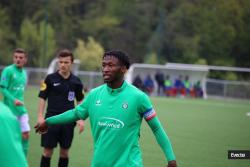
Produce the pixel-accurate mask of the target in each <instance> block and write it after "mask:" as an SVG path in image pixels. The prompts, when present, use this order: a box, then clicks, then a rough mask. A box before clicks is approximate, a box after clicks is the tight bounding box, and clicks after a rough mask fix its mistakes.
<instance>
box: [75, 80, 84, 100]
mask: <svg viewBox="0 0 250 167" xmlns="http://www.w3.org/2000/svg"><path fill="white" fill-rule="evenodd" d="M75 93H76V100H77V101H82V100H83V98H84V94H83V85H82V83H81V81H79V84H77V87H76V92H75Z"/></svg>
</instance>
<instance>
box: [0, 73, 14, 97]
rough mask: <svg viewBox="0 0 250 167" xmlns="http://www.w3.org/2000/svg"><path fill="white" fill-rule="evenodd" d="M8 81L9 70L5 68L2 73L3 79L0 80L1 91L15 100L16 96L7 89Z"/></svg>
mask: <svg viewBox="0 0 250 167" xmlns="http://www.w3.org/2000/svg"><path fill="white" fill-rule="evenodd" d="M8 82H9V77H8V72H7V70H3V72H2V75H1V81H0V87H1V92H2V94H3V96H4V97H6V98H7V99H10V100H12V101H14V100H15V97H14V96H12V94H11V93H10V92H9V91H8V89H7V86H8Z"/></svg>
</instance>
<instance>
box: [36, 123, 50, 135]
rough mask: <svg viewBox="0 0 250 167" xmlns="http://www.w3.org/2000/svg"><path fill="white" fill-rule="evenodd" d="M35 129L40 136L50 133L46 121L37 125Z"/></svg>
mask: <svg viewBox="0 0 250 167" xmlns="http://www.w3.org/2000/svg"><path fill="white" fill-rule="evenodd" d="M34 128H35V130H36V133H39V134H44V133H47V132H48V125H46V122H45V121H44V122H43V123H37V124H36V125H35V127H34Z"/></svg>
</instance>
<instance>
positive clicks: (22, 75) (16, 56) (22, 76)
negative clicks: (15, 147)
mask: <svg viewBox="0 0 250 167" xmlns="http://www.w3.org/2000/svg"><path fill="white" fill-rule="evenodd" d="M13 62H14V63H13V64H12V65H9V66H7V67H5V68H4V69H3V71H2V75H1V80H0V88H1V92H2V94H3V102H4V104H6V105H7V106H8V107H9V108H10V110H11V111H12V113H13V114H14V115H15V116H16V117H17V119H18V121H19V122H20V127H21V132H22V144H23V150H24V153H25V155H27V151H28V147H29V143H28V139H29V131H30V126H29V117H28V114H27V109H26V108H25V106H24V90H25V86H26V84H27V73H26V71H25V70H24V68H23V67H24V65H25V64H26V62H27V53H26V51H25V50H24V49H21V48H18V49H16V50H15V51H14V53H13Z"/></svg>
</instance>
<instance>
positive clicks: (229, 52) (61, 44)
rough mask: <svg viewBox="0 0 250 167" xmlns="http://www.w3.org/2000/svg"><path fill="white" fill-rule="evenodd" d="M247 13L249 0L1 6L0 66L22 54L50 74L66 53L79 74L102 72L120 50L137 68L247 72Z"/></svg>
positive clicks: (40, 1) (52, 0) (90, 0)
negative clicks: (106, 57)
mask: <svg viewBox="0 0 250 167" xmlns="http://www.w3.org/2000/svg"><path fill="white" fill-rule="evenodd" d="M249 8H250V1H246V0H209V1H208V0H154V1H148V0H84V1H82V0H71V1H67V0H36V1H30V0H23V1H18V0H11V1H8V0H1V1H0V18H1V19H0V56H1V59H0V64H3V65H5V64H8V63H10V62H11V59H12V57H11V53H12V51H13V49H14V48H16V47H23V48H25V49H26V50H27V51H28V52H29V64H28V65H29V66H33V67H47V66H48V63H49V62H50V61H51V59H52V58H53V57H54V56H55V54H56V53H57V51H58V50H59V49H61V48H69V49H71V50H73V51H74V53H75V55H76V57H77V58H79V59H81V60H82V61H81V62H82V63H81V69H83V70H99V66H100V61H101V56H102V54H103V52H104V51H105V50H109V49H114V48H115V49H121V50H124V51H126V52H128V54H129V55H131V58H132V62H137V63H157V64H165V63H166V62H176V63H194V64H208V65H223V66H238V67H250V55H249V54H250V10H249ZM213 75H214V76H216V75H218V76H220V77H221V76H222V77H224V78H229V79H230V78H237V77H246V76H244V75H241V76H236V75H235V74H233V73H224V74H221V73H220V74H217V73H214V74H213Z"/></svg>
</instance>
